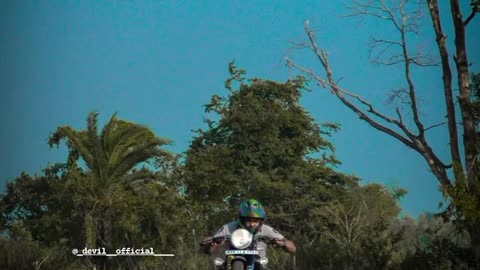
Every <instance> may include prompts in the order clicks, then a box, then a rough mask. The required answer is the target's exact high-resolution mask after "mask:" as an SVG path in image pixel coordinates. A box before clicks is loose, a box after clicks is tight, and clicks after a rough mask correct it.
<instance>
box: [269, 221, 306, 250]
mask: <svg viewBox="0 0 480 270" xmlns="http://www.w3.org/2000/svg"><path fill="white" fill-rule="evenodd" d="M262 234H263V235H265V236H267V237H268V238H270V239H275V245H276V246H280V247H282V248H283V249H284V250H285V251H287V252H289V253H291V254H295V252H296V251H297V247H296V246H295V244H294V243H293V242H292V241H291V240H288V239H287V238H285V237H284V236H283V235H282V234H281V233H279V232H278V231H277V230H275V229H273V228H272V227H270V226H265V225H263V228H262Z"/></svg>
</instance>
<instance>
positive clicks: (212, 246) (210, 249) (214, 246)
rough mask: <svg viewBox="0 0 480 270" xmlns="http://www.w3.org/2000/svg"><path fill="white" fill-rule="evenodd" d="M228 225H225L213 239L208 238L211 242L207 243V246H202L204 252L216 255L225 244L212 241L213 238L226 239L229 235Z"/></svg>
mask: <svg viewBox="0 0 480 270" xmlns="http://www.w3.org/2000/svg"><path fill="white" fill-rule="evenodd" d="M227 226H228V225H223V226H222V227H221V228H220V229H219V230H218V231H217V232H216V233H215V234H214V235H213V237H212V238H208V239H210V241H207V242H205V244H204V245H203V246H202V251H203V252H204V253H206V254H209V255H211V254H213V253H215V252H216V251H217V250H218V249H219V247H220V246H221V245H222V244H223V243H217V242H214V241H211V240H212V239H213V238H221V237H225V236H226V235H227V233H228V228H227Z"/></svg>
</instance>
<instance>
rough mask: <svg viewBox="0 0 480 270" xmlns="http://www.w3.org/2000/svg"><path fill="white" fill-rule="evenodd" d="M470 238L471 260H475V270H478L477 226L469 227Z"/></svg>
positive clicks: (478, 239) (479, 234) (479, 267)
mask: <svg viewBox="0 0 480 270" xmlns="http://www.w3.org/2000/svg"><path fill="white" fill-rule="evenodd" d="M469 234H470V238H471V241H472V243H471V248H472V252H473V258H474V259H475V270H480V229H479V227H477V226H471V227H470V230H469Z"/></svg>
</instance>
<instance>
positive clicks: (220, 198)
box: [185, 63, 357, 232]
mask: <svg viewBox="0 0 480 270" xmlns="http://www.w3.org/2000/svg"><path fill="white" fill-rule="evenodd" d="M229 70H230V73H231V76H232V77H231V78H229V79H228V80H227V82H226V86H227V88H228V89H229V90H230V94H229V95H228V96H227V97H220V96H218V95H214V96H213V97H212V99H211V102H210V103H209V104H207V105H205V108H206V112H207V113H213V114H214V116H215V117H217V118H218V120H217V121H214V120H211V119H207V123H208V124H209V129H208V130H198V132H197V134H198V136H197V137H195V138H194V140H193V142H192V144H191V145H190V148H189V149H188V151H187V155H186V160H185V185H186V192H187V195H188V196H189V197H190V198H192V199H193V200H195V201H201V202H204V207H203V209H201V211H203V213H205V215H206V217H207V218H208V219H209V220H210V222H209V224H208V225H209V226H212V227H210V228H208V230H209V231H211V230H214V229H215V227H217V226H219V225H220V224H222V223H223V222H226V221H228V219H234V218H235V215H236V209H237V207H238V204H239V202H240V201H241V200H242V199H243V198H247V197H254V198H257V199H259V200H260V201H261V202H262V203H264V204H265V205H266V206H267V215H268V216H269V217H268V218H269V222H271V223H273V224H275V225H277V226H278V227H280V228H281V229H283V230H287V231H291V232H293V230H292V228H291V226H290V225H289V224H292V223H295V221H296V220H297V219H298V218H302V220H303V219H308V218H310V217H312V215H314V212H315V211H317V210H316V209H317V208H319V207H321V204H322V202H325V201H326V200H328V199H329V198H332V197H333V196H335V194H336V193H338V192H341V191H342V190H343V189H344V187H345V186H346V185H354V184H355V183H356V181H357V180H356V179H355V178H354V177H349V176H346V175H342V174H340V173H337V172H335V171H334V170H333V169H332V168H331V167H332V166H334V165H336V164H338V161H337V160H336V159H335V157H334V156H333V154H332V153H333V150H334V147H333V145H332V144H331V143H330V142H328V141H327V140H326V139H325V138H324V137H326V136H329V135H330V134H331V133H332V132H334V131H336V130H337V129H338V126H337V125H335V124H331V123H327V124H322V125H318V124H316V123H315V122H314V120H313V118H312V117H311V116H310V115H309V114H308V113H307V112H306V111H305V109H304V108H303V107H302V106H301V105H300V104H299V101H300V97H301V90H302V89H303V88H304V86H305V84H306V83H307V82H306V81H305V79H304V78H302V77H298V78H297V79H295V80H289V81H287V82H285V83H279V82H274V81H268V80H262V79H258V78H254V79H250V80H246V79H245V78H243V77H242V76H243V75H244V74H245V71H243V70H237V69H236V68H235V66H234V64H233V63H231V64H230V67H229ZM233 82H238V85H239V89H237V90H234V89H233V87H232V86H231V85H232V83H233ZM320 153H321V154H322V156H321V157H317V156H318V155H319V154H320ZM327 165H330V166H327ZM293 202H295V203H293ZM269 213H270V214H269ZM225 217H227V219H226V218H225ZM208 230H207V231H208ZM300 230H302V229H300Z"/></svg>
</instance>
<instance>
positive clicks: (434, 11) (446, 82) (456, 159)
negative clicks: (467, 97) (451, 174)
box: [427, 0, 463, 173]
mask: <svg viewBox="0 0 480 270" xmlns="http://www.w3.org/2000/svg"><path fill="white" fill-rule="evenodd" d="M427 3H428V9H429V12H430V16H431V19H432V23H433V29H434V31H435V36H436V42H437V46H438V50H439V52H440V59H441V63H442V73H443V89H444V95H445V104H446V108H447V120H448V132H449V137H450V143H449V144H450V153H451V156H452V163H455V164H458V165H459V166H457V168H458V169H459V171H463V168H462V167H463V166H462V160H461V158H460V150H459V146H458V131H457V126H456V116H455V104H454V101H453V89H452V72H451V70H450V63H449V62H450V61H449V56H448V50H447V44H446V39H447V37H446V36H445V34H444V33H443V30H442V24H441V23H440V11H439V8H438V1H437V0H427ZM457 173H458V172H457Z"/></svg>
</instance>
